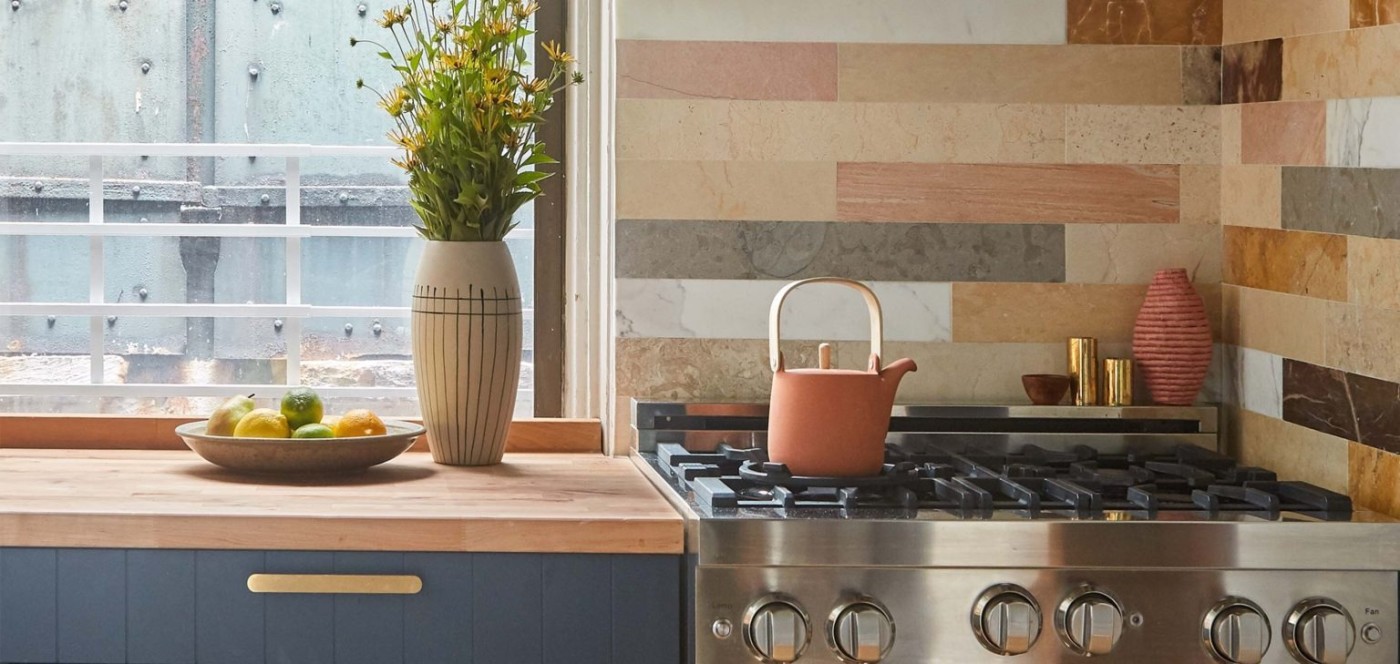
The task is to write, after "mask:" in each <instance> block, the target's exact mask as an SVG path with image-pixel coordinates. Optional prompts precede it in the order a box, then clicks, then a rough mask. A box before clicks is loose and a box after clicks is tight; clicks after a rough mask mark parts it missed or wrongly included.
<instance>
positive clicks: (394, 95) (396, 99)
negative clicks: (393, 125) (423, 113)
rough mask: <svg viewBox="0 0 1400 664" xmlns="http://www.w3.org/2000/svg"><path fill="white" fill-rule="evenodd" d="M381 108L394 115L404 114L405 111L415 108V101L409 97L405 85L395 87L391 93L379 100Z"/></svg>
mask: <svg viewBox="0 0 1400 664" xmlns="http://www.w3.org/2000/svg"><path fill="white" fill-rule="evenodd" d="M379 106H380V108H383V109H384V110H385V111H387V112H388V113H389V115H392V116H394V117H399V116H400V115H403V114H404V111H407V110H412V109H413V101H412V100H410V99H409V98H408V91H407V90H405V89H404V88H403V86H398V87H395V88H394V89H392V90H390V91H389V94H388V95H387V96H385V97H384V98H383V99H381V100H380V101H379Z"/></svg>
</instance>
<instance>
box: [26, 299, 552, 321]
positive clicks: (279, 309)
mask: <svg viewBox="0 0 1400 664" xmlns="http://www.w3.org/2000/svg"><path fill="white" fill-rule="evenodd" d="M533 313H534V311H533V310H532V309H528V308H527V309H525V310H524V315H525V317H526V318H529V317H530V316H531V315H532V314H533ZM409 314H410V311H409V308H408V307H390V306H382V307H381V306H356V305H309V304H300V305H294V304H189V303H180V302H172V303H168V304H159V303H155V304H147V303H144V302H120V303H117V302H107V303H102V304H92V303H89V302H13V303H9V302H7V303H5V315H7V316H99V317H101V316H133V317H142V316H148V317H155V318H179V317H198V318H271V317H300V318H408V317H409Z"/></svg>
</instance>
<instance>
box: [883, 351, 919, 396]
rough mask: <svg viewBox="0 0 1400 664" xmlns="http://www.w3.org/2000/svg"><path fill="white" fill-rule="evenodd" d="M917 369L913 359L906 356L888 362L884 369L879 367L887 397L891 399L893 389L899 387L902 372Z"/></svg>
mask: <svg viewBox="0 0 1400 664" xmlns="http://www.w3.org/2000/svg"><path fill="white" fill-rule="evenodd" d="M918 370H919V367H918V365H916V364H914V360H911V359H909V358H907V357H906V358H904V359H900V360H895V361H893V362H891V363H889V364H888V365H887V366H886V367H885V368H884V369H881V370H880V380H881V382H882V383H884V385H885V389H887V390H889V397H890V398H891V399H893V398H894V393H895V390H898V389H899V381H900V380H902V379H903V378H904V374H907V373H909V372H911V371H918Z"/></svg>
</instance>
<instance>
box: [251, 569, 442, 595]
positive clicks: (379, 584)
mask: <svg viewBox="0 0 1400 664" xmlns="http://www.w3.org/2000/svg"><path fill="white" fill-rule="evenodd" d="M248 590H251V591H253V592H255V593H301V594H309V595H417V594H418V592H419V591H421V590H423V580H422V579H420V578H418V577H417V576H415V575H411V574H254V575H252V576H249V577H248Z"/></svg>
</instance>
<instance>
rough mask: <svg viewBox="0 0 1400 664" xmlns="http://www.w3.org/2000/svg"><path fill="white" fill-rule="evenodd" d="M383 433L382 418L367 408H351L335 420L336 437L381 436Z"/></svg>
mask: <svg viewBox="0 0 1400 664" xmlns="http://www.w3.org/2000/svg"><path fill="white" fill-rule="evenodd" d="M384 433H385V429H384V420H381V419H379V416H378V415H375V414H374V413H373V412H371V411H368V410H363V409H361V410H352V411H350V412H348V413H346V414H344V415H341V416H340V419H338V420H336V421H335V437H336V438H354V437H356V436H382V435H384Z"/></svg>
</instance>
